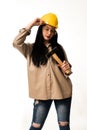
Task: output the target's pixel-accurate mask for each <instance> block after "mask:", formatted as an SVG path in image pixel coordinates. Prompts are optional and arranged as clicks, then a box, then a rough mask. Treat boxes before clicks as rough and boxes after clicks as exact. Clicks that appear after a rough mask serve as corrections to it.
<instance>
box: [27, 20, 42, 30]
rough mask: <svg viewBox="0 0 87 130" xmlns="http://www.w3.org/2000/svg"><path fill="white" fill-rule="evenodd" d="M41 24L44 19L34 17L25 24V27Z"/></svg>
mask: <svg viewBox="0 0 87 130" xmlns="http://www.w3.org/2000/svg"><path fill="white" fill-rule="evenodd" d="M42 24H44V21H43V20H41V19H40V18H36V19H34V20H33V21H32V22H31V23H30V24H28V25H27V26H26V29H28V30H29V29H31V28H32V27H33V26H39V25H42Z"/></svg>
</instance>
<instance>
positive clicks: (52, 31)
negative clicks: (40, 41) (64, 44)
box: [42, 24, 56, 42]
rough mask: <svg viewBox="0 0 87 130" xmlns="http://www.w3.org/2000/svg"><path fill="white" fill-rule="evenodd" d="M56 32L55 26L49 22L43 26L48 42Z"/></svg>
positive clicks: (45, 38)
mask: <svg viewBox="0 0 87 130" xmlns="http://www.w3.org/2000/svg"><path fill="white" fill-rule="evenodd" d="M55 32H56V31H55V28H54V27H52V26H50V25H47V24H46V25H45V26H43V28H42V35H43V38H44V40H45V41H47V42H48V41H49V40H50V39H51V38H52V37H53V35H55Z"/></svg>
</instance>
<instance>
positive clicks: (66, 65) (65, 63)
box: [58, 61, 71, 72]
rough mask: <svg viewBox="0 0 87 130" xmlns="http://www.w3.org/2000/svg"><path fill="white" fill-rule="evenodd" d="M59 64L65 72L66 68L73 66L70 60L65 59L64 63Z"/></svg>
mask: <svg viewBox="0 0 87 130" xmlns="http://www.w3.org/2000/svg"><path fill="white" fill-rule="evenodd" d="M58 66H59V67H60V68H61V69H62V71H63V72H66V70H69V69H70V68H71V67H70V64H69V63H68V61H63V63H62V65H61V66H60V65H59V64H58Z"/></svg>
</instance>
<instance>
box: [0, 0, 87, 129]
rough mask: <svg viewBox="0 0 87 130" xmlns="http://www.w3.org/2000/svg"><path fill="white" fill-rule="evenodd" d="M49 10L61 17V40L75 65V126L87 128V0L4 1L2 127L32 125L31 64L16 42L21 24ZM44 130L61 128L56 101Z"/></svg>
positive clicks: (0, 17)
mask: <svg viewBox="0 0 87 130" xmlns="http://www.w3.org/2000/svg"><path fill="white" fill-rule="evenodd" d="M48 12H53V13H55V14H56V15H57V16H58V18H59V29H58V30H57V31H58V33H59V39H58V42H59V43H61V44H62V45H63V46H64V48H65V50H66V52H67V55H68V59H69V61H70V62H71V64H72V66H73V67H72V70H73V74H72V75H71V76H70V78H71V80H72V82H73V100H72V109H71V130H87V123H86V122H87V58H86V56H87V49H86V48H87V46H86V44H87V0H3V1H2V2H1V1H0V130H28V129H29V126H30V123H31V118H32V108H33V99H30V98H29V97H28V82H27V64H26V60H25V58H24V57H23V56H22V55H21V54H20V53H19V52H18V51H17V50H16V49H14V48H13V46H12V42H13V39H14V37H15V36H16V35H17V33H18V31H19V29H20V28H22V27H25V26H26V25H27V24H28V23H29V22H30V21H31V20H33V19H34V18H36V17H41V16H42V15H43V14H45V13H48ZM36 31H37V28H36V27H35V28H33V29H32V34H31V36H30V37H29V39H28V41H29V42H33V41H34V39H35V34H36ZM43 130H58V125H57V119H56V112H55V108H54V104H52V107H51V109H50V112H49V115H48V117H47V120H46V122H45V125H44V127H43Z"/></svg>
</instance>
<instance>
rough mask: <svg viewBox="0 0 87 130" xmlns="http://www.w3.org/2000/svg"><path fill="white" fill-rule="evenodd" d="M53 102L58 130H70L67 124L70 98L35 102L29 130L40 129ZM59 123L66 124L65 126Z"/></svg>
mask: <svg viewBox="0 0 87 130" xmlns="http://www.w3.org/2000/svg"><path fill="white" fill-rule="evenodd" d="M53 101H54V104H55V108H56V112H57V120H58V123H59V128H60V130H70V126H69V122H70V106H71V98H67V99H63V100H35V101H34V108H33V119H32V124H31V127H30V129H29V130H41V129H42V127H43V125H44V122H45V120H46V117H47V115H48V112H49V109H50V107H51V104H52V102H53ZM61 122H62V123H64V122H66V124H65V125H64V124H63V125H61ZM34 124H35V125H36V126H35V125H34Z"/></svg>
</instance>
